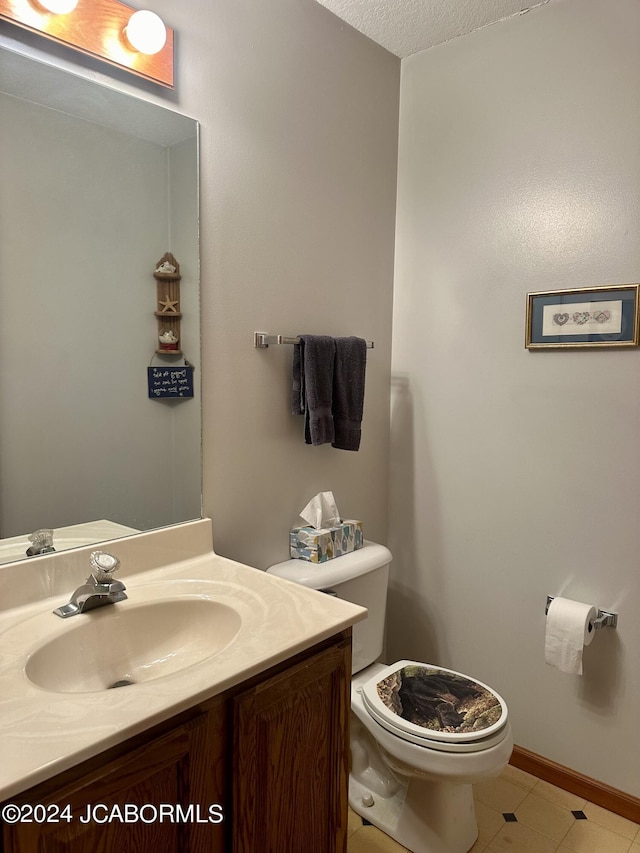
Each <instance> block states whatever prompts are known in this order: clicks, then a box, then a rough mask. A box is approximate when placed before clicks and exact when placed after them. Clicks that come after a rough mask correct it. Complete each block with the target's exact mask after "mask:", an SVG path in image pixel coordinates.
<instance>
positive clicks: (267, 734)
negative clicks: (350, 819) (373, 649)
mask: <svg viewBox="0 0 640 853" xmlns="http://www.w3.org/2000/svg"><path fill="white" fill-rule="evenodd" d="M350 677H351V641H350V639H347V640H342V641H340V642H339V643H338V644H336V645H335V646H331V647H330V648H327V649H325V650H324V651H322V652H319V653H317V654H315V655H313V656H312V657H310V658H308V659H307V660H305V661H303V662H302V663H299V664H297V665H295V666H293V667H292V668H291V669H288V670H286V671H285V672H283V673H281V674H279V675H276V676H274V677H272V678H270V679H268V680H266V681H264V682H263V683H261V684H259V685H258V686H257V687H255V688H253V689H251V690H248V691H247V692H245V693H242V694H240V695H239V696H237V697H236V698H235V699H234V700H233V710H234V755H235V761H236V764H235V767H234V772H233V804H232V819H231V823H232V833H233V851H234V853H257V851H260V853H300V851H305V853H344V851H345V850H346V840H347V785H348V772H349V771H348V761H349V729H348V726H349V708H350Z"/></svg>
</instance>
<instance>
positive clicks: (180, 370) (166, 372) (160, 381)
mask: <svg viewBox="0 0 640 853" xmlns="http://www.w3.org/2000/svg"><path fill="white" fill-rule="evenodd" d="M147 376H148V380H149V397H150V399H152V400H163V399H166V398H167V397H170V398H180V399H184V398H188V397H193V367H192V366H191V365H186V364H185V365H180V366H176V367H148V368H147Z"/></svg>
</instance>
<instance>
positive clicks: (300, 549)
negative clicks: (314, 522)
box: [289, 519, 363, 563]
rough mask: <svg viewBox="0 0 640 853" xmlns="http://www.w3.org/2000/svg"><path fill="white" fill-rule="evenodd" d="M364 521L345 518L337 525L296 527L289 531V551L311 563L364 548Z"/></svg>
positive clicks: (325, 560)
mask: <svg viewBox="0 0 640 853" xmlns="http://www.w3.org/2000/svg"><path fill="white" fill-rule="evenodd" d="M362 543H363V536H362V522H361V521H356V520H355V519H344V520H343V521H341V522H340V524H339V525H337V526H336V527H326V528H319V529H316V528H315V527H294V528H293V530H292V531H291V532H290V533H289V552H290V554H291V556H292V557H296V558H298V559H300V560H308V561H309V562H311V563H326V562H327V560H331V559H332V558H333V557H341V556H342V555H343V554H348V553H349V552H350V551H357V550H358V548H362Z"/></svg>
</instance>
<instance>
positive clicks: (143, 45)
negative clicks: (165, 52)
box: [124, 10, 167, 54]
mask: <svg viewBox="0 0 640 853" xmlns="http://www.w3.org/2000/svg"><path fill="white" fill-rule="evenodd" d="M124 34H125V36H126V38H127V41H128V42H129V44H130V45H131V47H132V48H133V49H134V50H137V51H138V53H146V54H153V53H158V52H159V51H161V50H162V48H163V47H164V44H165V42H166V40H167V28H166V27H165V25H164V22H163V20H162V18H161V17H160V16H159V15H156V13H155V12H148V11H146V10H144V11H142V12H134V14H133V15H132V16H131V17H130V18H129V23H128V24H127V26H126V27H125V29H124Z"/></svg>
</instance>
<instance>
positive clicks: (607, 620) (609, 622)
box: [544, 595, 618, 629]
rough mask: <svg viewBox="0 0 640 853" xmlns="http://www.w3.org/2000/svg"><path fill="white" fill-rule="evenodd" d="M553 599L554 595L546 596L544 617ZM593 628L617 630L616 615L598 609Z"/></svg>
mask: <svg viewBox="0 0 640 853" xmlns="http://www.w3.org/2000/svg"><path fill="white" fill-rule="evenodd" d="M554 598H555V595H548V596H547V606H546V607H545V609H544V612H545V615H546V614H547V613H548V612H549V605H550V604H551V602H552V601H553V599H554ZM593 627H594V628H596V629H598V628H605V627H610V628H617V627H618V614H617V613H610V612H609V611H608V610H600V608H598V616H597V618H596V619H594V620H593Z"/></svg>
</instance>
